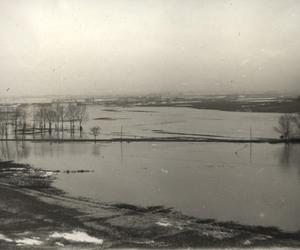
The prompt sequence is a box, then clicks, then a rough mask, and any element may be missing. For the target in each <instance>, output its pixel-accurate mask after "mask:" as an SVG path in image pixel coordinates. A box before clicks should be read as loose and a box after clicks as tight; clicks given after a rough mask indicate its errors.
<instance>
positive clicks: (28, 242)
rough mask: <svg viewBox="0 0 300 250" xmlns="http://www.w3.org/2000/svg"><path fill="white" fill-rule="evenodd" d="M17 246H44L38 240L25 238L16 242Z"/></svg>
mask: <svg viewBox="0 0 300 250" xmlns="http://www.w3.org/2000/svg"><path fill="white" fill-rule="evenodd" d="M16 243H17V245H19V246H39V245H41V244H43V242H42V241H40V240H37V239H30V238H23V239H20V240H16Z"/></svg>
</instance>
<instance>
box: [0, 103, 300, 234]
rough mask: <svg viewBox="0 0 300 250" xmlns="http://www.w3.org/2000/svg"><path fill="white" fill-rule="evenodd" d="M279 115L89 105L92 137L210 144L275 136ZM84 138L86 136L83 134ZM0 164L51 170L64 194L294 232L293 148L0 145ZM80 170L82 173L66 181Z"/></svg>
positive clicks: (297, 181)
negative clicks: (207, 139)
mask: <svg viewBox="0 0 300 250" xmlns="http://www.w3.org/2000/svg"><path fill="white" fill-rule="evenodd" d="M279 115H280V114H272V113H265V114H262V113H239V112H221V111H211V110H196V109H189V108H159V107H155V108H144V107H143V108H137V107H135V108H120V107H118V108H116V107H114V108H110V109H108V108H104V107H99V106H89V116H90V117H89V118H90V119H89V121H88V122H87V123H86V124H84V131H86V132H87V131H88V130H89V128H90V127H91V126H95V125H99V126H101V135H100V136H99V138H114V137H119V136H120V128H121V127H122V130H123V133H124V136H128V137H148V136H149V137H150V136H151V137H155V136H159V137H161V136H170V134H171V135H172V136H174V134H175V135H176V136H177V135H178V136H185V135H186V134H191V135H193V136H201V135H205V136H207V135H208V136H217V137H222V136H224V137H233V138H247V137H249V129H250V128H252V135H253V137H256V138H260V137H268V138H276V137H278V135H277V134H276V132H275V131H274V129H273V127H274V126H276V123H277V119H278V116H279ZM84 136H85V137H88V136H90V135H89V134H88V133H86V134H85V135H84ZM1 148H2V158H4V159H11V160H15V161H16V162H20V163H29V164H31V165H33V167H35V168H42V169H44V170H52V171H53V170H54V171H55V170H59V171H60V173H58V174H57V179H56V180H55V181H54V186H55V187H57V188H59V189H61V190H63V191H65V192H67V193H69V194H70V195H72V196H82V197H86V198H91V199H94V200H97V201H101V202H112V203H126V204H134V205H141V206H157V205H163V206H166V207H172V208H174V209H175V210H177V211H180V212H182V213H183V214H186V215H191V216H195V217H198V218H202V219H207V218H212V219H216V220H218V221H234V222H237V223H242V224H248V225H263V226H275V227H278V228H280V229H282V230H285V231H296V230H299V229H300V220H299V218H300V199H299V197H300V168H299V163H300V159H299V154H300V146H299V145H296V144H295V145H289V146H286V145H284V144H276V145H273V144H266V143H264V144H239V143H204V142H203V143H187V142H160V143H151V142H134V143H119V142H115V143H96V144H95V143H92V142H76V143H75V142H74V143H72V142H69V143H49V142H25V141H23V142H22V141H19V142H4V141H3V142H2V147H1ZM78 170H85V171H89V170H90V171H91V172H90V173H87V172H85V173H81V174H80V173H76V174H68V172H71V171H78Z"/></svg>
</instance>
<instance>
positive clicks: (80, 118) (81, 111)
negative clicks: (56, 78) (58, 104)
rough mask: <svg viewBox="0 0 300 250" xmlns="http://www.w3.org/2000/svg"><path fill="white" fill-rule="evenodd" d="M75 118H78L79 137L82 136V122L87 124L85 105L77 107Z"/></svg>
mask: <svg viewBox="0 0 300 250" xmlns="http://www.w3.org/2000/svg"><path fill="white" fill-rule="evenodd" d="M77 109H78V111H77V118H78V121H79V131H80V137H81V136H82V130H83V128H82V124H83V123H84V122H87V121H88V113H87V110H86V105H85V104H80V105H78V106H77Z"/></svg>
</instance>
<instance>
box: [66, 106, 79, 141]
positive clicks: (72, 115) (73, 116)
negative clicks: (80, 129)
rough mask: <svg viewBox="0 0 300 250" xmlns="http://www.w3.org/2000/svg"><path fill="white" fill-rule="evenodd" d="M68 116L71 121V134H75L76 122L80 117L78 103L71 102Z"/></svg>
mask: <svg viewBox="0 0 300 250" xmlns="http://www.w3.org/2000/svg"><path fill="white" fill-rule="evenodd" d="M66 117H67V119H68V120H69V122H70V131H71V135H73V134H74V129H75V122H76V120H77V118H78V108H77V105H76V104H69V105H68V107H67V112H66Z"/></svg>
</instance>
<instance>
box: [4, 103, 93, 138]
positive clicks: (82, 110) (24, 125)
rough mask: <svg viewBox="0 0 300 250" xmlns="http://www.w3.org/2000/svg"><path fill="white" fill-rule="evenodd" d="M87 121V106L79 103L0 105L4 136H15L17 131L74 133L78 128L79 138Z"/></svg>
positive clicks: (28, 132) (26, 132)
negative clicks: (28, 105) (30, 105)
mask: <svg viewBox="0 0 300 250" xmlns="http://www.w3.org/2000/svg"><path fill="white" fill-rule="evenodd" d="M87 120H88V112H87V108H86V105H85V104H81V103H69V104H63V103H51V104H39V105H34V106H32V107H30V108H28V107H27V106H25V105H19V106H17V107H9V106H3V107H1V108H0V136H1V138H2V139H3V138H6V139H7V138H8V135H9V133H11V134H14V135H15V137H17V135H20V134H21V135H23V136H25V135H26V134H32V135H33V136H34V135H36V134H41V135H42V136H43V135H45V134H46V133H47V134H49V135H52V133H53V132H57V133H62V134H63V133H64V132H65V131H68V132H70V134H71V135H72V136H74V134H75V132H76V131H79V135H80V137H81V136H82V132H83V127H82V126H83V124H84V123H85V122H86V121H87Z"/></svg>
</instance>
